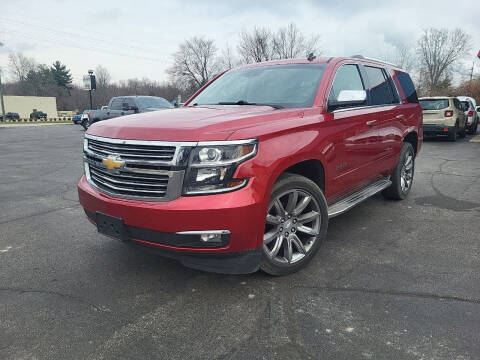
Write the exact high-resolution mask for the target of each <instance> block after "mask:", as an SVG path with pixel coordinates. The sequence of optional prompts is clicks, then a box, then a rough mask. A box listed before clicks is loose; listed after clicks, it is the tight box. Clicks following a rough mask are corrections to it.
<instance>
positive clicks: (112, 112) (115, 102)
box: [107, 97, 123, 119]
mask: <svg viewBox="0 0 480 360" xmlns="http://www.w3.org/2000/svg"><path fill="white" fill-rule="evenodd" d="M122 106H123V97H116V98H113V99H112V101H111V103H110V107H109V108H108V110H107V119H111V118H114V117H117V116H121V115H122V112H123V110H122Z"/></svg>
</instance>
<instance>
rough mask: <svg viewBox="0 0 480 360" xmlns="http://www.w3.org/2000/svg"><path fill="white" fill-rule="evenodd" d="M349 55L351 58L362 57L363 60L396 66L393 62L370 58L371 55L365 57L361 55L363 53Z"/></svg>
mask: <svg viewBox="0 0 480 360" xmlns="http://www.w3.org/2000/svg"><path fill="white" fill-rule="evenodd" d="M350 57H351V58H354V59H364V60H370V61H375V62H378V63H382V64H387V65H390V66H395V67H398V66H397V64H394V63H391V62H388V61H383V60H379V59H375V58H371V57H366V56H363V55H352V56H350Z"/></svg>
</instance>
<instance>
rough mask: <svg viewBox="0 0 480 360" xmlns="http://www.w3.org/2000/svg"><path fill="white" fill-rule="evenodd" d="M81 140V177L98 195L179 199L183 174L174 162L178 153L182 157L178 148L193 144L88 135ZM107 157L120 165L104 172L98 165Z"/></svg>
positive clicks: (160, 199) (147, 198) (101, 166)
mask: <svg viewBox="0 0 480 360" xmlns="http://www.w3.org/2000/svg"><path fill="white" fill-rule="evenodd" d="M85 138H86V143H85V148H84V150H85V174H86V176H87V179H88V181H89V182H90V183H91V184H92V185H94V186H95V187H97V188H98V189H99V190H100V191H102V192H104V193H107V194H108V195H111V196H115V197H126V198H134V199H142V200H155V201H166V200H172V199H174V198H177V197H178V196H180V194H181V189H182V184H183V176H184V173H185V171H184V170H183V169H182V168H181V167H178V165H177V164H178V161H177V158H178V157H179V155H178V154H179V153H181V154H184V151H185V150H182V149H181V147H190V146H192V145H193V144H191V143H169V142H162V141H144V140H120V139H110V138H101V137H97V136H92V135H89V134H86V135H85ZM182 151H183V152H182ZM108 157H113V158H114V160H117V161H123V164H121V165H120V166H119V167H118V168H116V169H110V170H108V169H107V168H106V166H104V165H103V163H102V161H103V160H105V159H107V158H108ZM183 158H184V157H182V159H183ZM110 161H111V160H110ZM173 166H175V167H176V169H175V170H172V167H173Z"/></svg>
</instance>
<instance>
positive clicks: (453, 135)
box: [448, 123, 458, 142]
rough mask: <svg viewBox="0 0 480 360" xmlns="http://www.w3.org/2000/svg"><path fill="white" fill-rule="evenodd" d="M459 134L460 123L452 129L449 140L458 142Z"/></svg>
mask: <svg viewBox="0 0 480 360" xmlns="http://www.w3.org/2000/svg"><path fill="white" fill-rule="evenodd" d="M457 134H458V123H457V124H455V127H454V128H453V129H452V131H451V132H450V134H448V140H450V141H454V142H455V141H457Z"/></svg>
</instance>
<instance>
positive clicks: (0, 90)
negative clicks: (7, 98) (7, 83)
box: [0, 69, 6, 122]
mask: <svg viewBox="0 0 480 360" xmlns="http://www.w3.org/2000/svg"><path fill="white" fill-rule="evenodd" d="M0 103H1V106H2V121H3V122H5V120H6V119H5V104H4V103H3V91H2V69H0Z"/></svg>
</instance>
